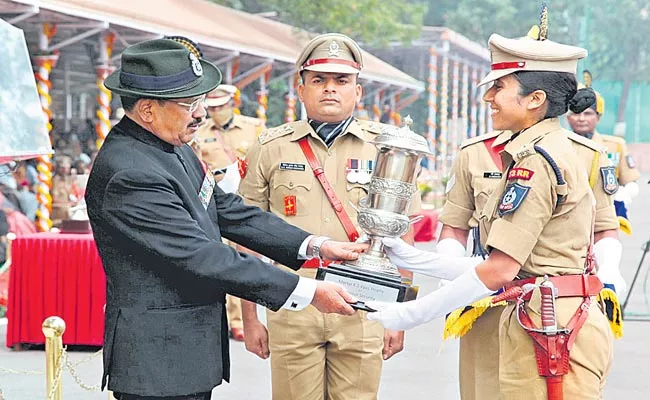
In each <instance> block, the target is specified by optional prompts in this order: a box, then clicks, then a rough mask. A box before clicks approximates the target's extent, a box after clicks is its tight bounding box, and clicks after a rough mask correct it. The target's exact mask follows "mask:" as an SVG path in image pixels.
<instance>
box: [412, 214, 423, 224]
mask: <svg viewBox="0 0 650 400" xmlns="http://www.w3.org/2000/svg"><path fill="white" fill-rule="evenodd" d="M422 218H424V215H417V216H415V217H413V218H411V219H409V224H411V225H413V224H414V223H416V222H418V221H419V220H421V219H422Z"/></svg>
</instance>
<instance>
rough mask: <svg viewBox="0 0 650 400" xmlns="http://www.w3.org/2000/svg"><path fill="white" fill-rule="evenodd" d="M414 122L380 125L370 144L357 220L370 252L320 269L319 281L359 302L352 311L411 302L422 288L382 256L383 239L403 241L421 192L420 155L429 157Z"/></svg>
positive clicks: (423, 139)
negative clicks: (371, 163) (371, 159)
mask: <svg viewBox="0 0 650 400" xmlns="http://www.w3.org/2000/svg"><path fill="white" fill-rule="evenodd" d="M412 122H413V120H412V119H411V118H410V117H406V118H404V126H402V127H401V128H400V127H391V126H385V127H382V132H381V134H380V135H378V136H377V138H376V139H375V140H374V141H373V142H371V143H372V144H374V145H375V146H376V147H377V158H376V160H375V168H374V171H373V173H372V177H371V179H370V185H369V189H368V196H367V197H365V198H364V199H363V200H362V201H361V202H359V208H358V210H357V211H358V214H357V222H358V223H359V226H361V228H362V229H363V231H364V232H365V233H366V234H367V235H368V237H369V240H370V248H369V249H368V251H367V252H366V253H364V254H361V255H360V256H359V258H358V259H357V261H355V262H353V263H345V264H330V265H329V266H328V267H327V268H323V267H321V268H319V269H318V273H317V275H316V279H320V280H324V281H329V282H336V283H338V284H340V285H341V286H343V287H344V288H345V289H346V290H347V291H348V292H349V293H350V294H352V295H354V296H355V297H357V298H358V299H359V302H358V303H356V304H353V307H355V308H358V309H361V310H367V311H372V310H371V309H370V308H369V307H367V306H366V305H365V303H364V302H365V301H368V300H372V301H383V302H402V301H408V300H413V299H415V297H416V296H417V291H418V288H417V287H416V286H412V281H411V279H410V278H405V277H402V276H401V275H400V273H399V271H398V270H397V267H396V266H395V265H394V264H393V263H391V262H390V259H388V257H386V254H385V253H384V249H383V244H382V242H381V239H382V238H384V237H400V236H402V235H404V234H405V233H406V232H407V231H408V230H409V226H410V224H411V221H410V220H409V217H408V215H407V213H408V210H409V205H410V203H411V198H412V197H413V194H414V193H415V192H416V191H417V187H416V185H415V178H416V171H417V170H418V167H419V165H420V161H421V160H422V157H423V156H425V155H428V154H431V152H430V151H429V146H428V144H427V141H426V139H425V138H424V137H422V136H420V135H418V134H416V133H414V132H413V131H412V130H411V128H410V125H411V123H412Z"/></svg>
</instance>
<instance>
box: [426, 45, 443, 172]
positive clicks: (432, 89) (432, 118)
mask: <svg viewBox="0 0 650 400" xmlns="http://www.w3.org/2000/svg"><path fill="white" fill-rule="evenodd" d="M428 67H429V78H428V79H427V93H428V98H427V109H428V113H427V140H428V141H429V143H430V144H431V148H432V149H434V155H433V157H434V165H435V168H436V169H437V168H438V166H439V165H440V164H439V162H437V161H438V160H436V159H435V157H436V153H438V143H437V142H438V141H437V140H436V130H437V128H438V127H437V126H436V123H437V114H438V111H437V107H438V55H437V54H436V50H435V49H434V47H433V46H431V47H429V65H428Z"/></svg>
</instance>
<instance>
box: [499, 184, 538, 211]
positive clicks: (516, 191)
mask: <svg viewBox="0 0 650 400" xmlns="http://www.w3.org/2000/svg"><path fill="white" fill-rule="evenodd" d="M528 191H530V186H524V185H520V184H518V183H513V184H510V185H508V186H506V190H505V193H504V194H503V197H502V198H501V203H499V207H498V208H497V210H498V213H499V216H500V217H503V216H504V215H507V214H512V213H513V212H515V211H516V210H517V208H519V206H521V203H523V201H524V199H525V198H526V195H528Z"/></svg>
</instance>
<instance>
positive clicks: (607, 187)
mask: <svg viewBox="0 0 650 400" xmlns="http://www.w3.org/2000/svg"><path fill="white" fill-rule="evenodd" d="M600 174H601V176H602V178H603V191H604V192H605V193H607V194H609V195H612V194H614V193H616V192H617V191H618V179H616V169H614V167H612V166H609V167H601V168H600Z"/></svg>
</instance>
